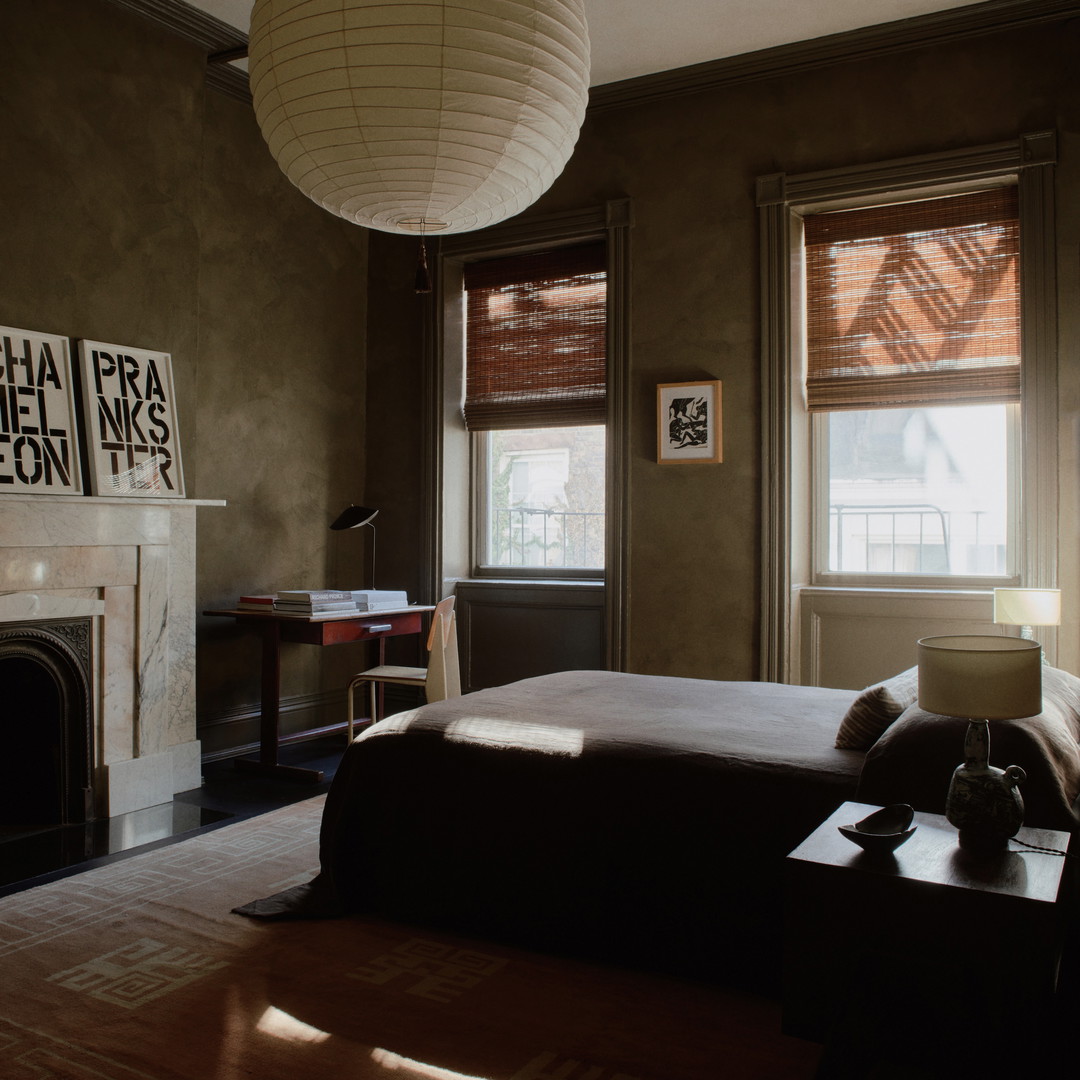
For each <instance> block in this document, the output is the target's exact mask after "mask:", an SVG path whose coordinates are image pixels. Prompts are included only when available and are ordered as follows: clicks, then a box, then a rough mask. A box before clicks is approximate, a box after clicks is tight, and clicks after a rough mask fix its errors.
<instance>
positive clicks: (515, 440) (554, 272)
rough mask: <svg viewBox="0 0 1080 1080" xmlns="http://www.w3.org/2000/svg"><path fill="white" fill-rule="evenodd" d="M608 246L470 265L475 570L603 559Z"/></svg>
mask: <svg viewBox="0 0 1080 1080" xmlns="http://www.w3.org/2000/svg"><path fill="white" fill-rule="evenodd" d="M605 266H606V251H605V247H604V245H603V244H588V245H583V246H578V247H568V248H560V249H556V250H555V251H551V252H546V253H542V254H530V255H522V256H514V257H511V258H503V259H490V260H484V261H479V262H474V263H471V264H468V265H467V266H466V267H465V273H464V284H465V291H466V319H465V402H464V416H465V423H466V426H467V427H468V429H469V431H470V433H472V444H473V459H474V470H473V475H474V504H475V508H476V515H475V517H476V529H475V537H474V549H475V559H474V561H475V564H476V570H477V572H485V571H486V572H489V573H490V572H500V573H501V572H517V573H521V572H525V571H528V572H529V573H536V574H540V575H541V576H544V575H555V574H558V575H565V574H571V575H573V576H584V575H589V574H590V573H591V574H593V575H598V574H600V573H601V572H602V571H603V567H604V544H605V526H604V494H605V428H604V419H605V415H606V367H607V342H606V325H607V283H606V270H605Z"/></svg>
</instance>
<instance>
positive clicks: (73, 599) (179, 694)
mask: <svg viewBox="0 0 1080 1080" xmlns="http://www.w3.org/2000/svg"><path fill="white" fill-rule="evenodd" d="M224 505H225V503H224V502H223V501H218V500H196V499H154V498H138V499H135V498H96V497H93V498H92V497H85V496H75V495H57V496H50V495H6V494H4V495H0V558H2V562H0V567H2V569H0V575H2V577H0V622H28V621H32V620H35V619H55V618H77V617H87V616H89V617H90V618H91V619H92V621H93V626H94V633H93V659H92V663H93V680H94V685H93V689H92V696H93V728H94V735H93V763H92V770H93V778H94V781H93V782H94V790H95V793H96V807H95V809H96V812H97V814H98V816H105V817H115V816H117V815H119V814H126V813H129V812H131V811H134V810H143V809H146V808H147V807H150V806H157V805H159V804H160V803H166V802H169V801H171V800H172V797H173V795H174V794H175V793H176V792H178V791H187V790H189V789H191V788H195V787H198V786H199V784H200V782H201V773H202V767H201V756H200V747H199V740H198V739H197V738H196V737H195V514H196V509H197V508H198V507H205V506H224Z"/></svg>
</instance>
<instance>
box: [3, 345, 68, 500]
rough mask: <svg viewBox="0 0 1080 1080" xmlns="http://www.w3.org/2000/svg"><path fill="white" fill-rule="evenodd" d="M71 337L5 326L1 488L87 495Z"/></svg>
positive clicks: (6, 490) (45, 493)
mask: <svg viewBox="0 0 1080 1080" xmlns="http://www.w3.org/2000/svg"><path fill="white" fill-rule="evenodd" d="M73 374H74V373H73V372H72V368H71V350H70V348H69V346H68V339H67V338H65V337H58V336H57V335H56V334H42V333H39V332H38V331H36V330H16V329H15V328H13V327H10V326H2V327H0V492H11V493H14V492H33V493H35V494H39V495H81V494H82V491H83V486H82V466H81V464H80V462H79V429H78V420H77V414H76V408H75V389H74V386H75V384H74V382H73Z"/></svg>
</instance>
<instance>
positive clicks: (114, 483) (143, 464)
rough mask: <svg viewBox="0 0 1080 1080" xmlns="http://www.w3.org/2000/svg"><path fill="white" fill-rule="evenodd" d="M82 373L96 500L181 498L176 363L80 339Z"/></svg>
mask: <svg viewBox="0 0 1080 1080" xmlns="http://www.w3.org/2000/svg"><path fill="white" fill-rule="evenodd" d="M79 375H80V377H81V382H82V402H83V429H84V435H85V438H86V456H87V459H88V461H89V465H90V487H91V490H92V492H93V494H95V495H133V496H156V497H158V498H175V499H182V498H183V497H184V472H183V469H182V467H181V463H180V434H179V431H178V429H177V423H176V398H175V395H174V393H173V382H172V357H171V356H170V355H169V354H168V353H162V352H151V351H149V350H147V349H133V348H131V347H130V346H127V345H107V344H105V343H104V342H101V341H80V342H79Z"/></svg>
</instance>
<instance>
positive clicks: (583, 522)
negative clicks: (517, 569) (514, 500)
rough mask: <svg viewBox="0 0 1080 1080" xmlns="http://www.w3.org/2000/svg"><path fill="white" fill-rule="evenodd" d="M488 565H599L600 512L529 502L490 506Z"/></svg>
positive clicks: (601, 557) (601, 545) (601, 555)
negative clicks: (555, 508)
mask: <svg viewBox="0 0 1080 1080" xmlns="http://www.w3.org/2000/svg"><path fill="white" fill-rule="evenodd" d="M491 565H492V566H544V567H548V568H551V567H567V568H570V567H573V568H575V569H582V568H585V569H591V568H599V567H602V566H603V565H604V514H603V512H591V513H583V512H580V511H571V510H545V509H543V508H539V507H531V506H514V507H510V508H509V509H506V508H502V509H498V510H493V511H492V512H491Z"/></svg>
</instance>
